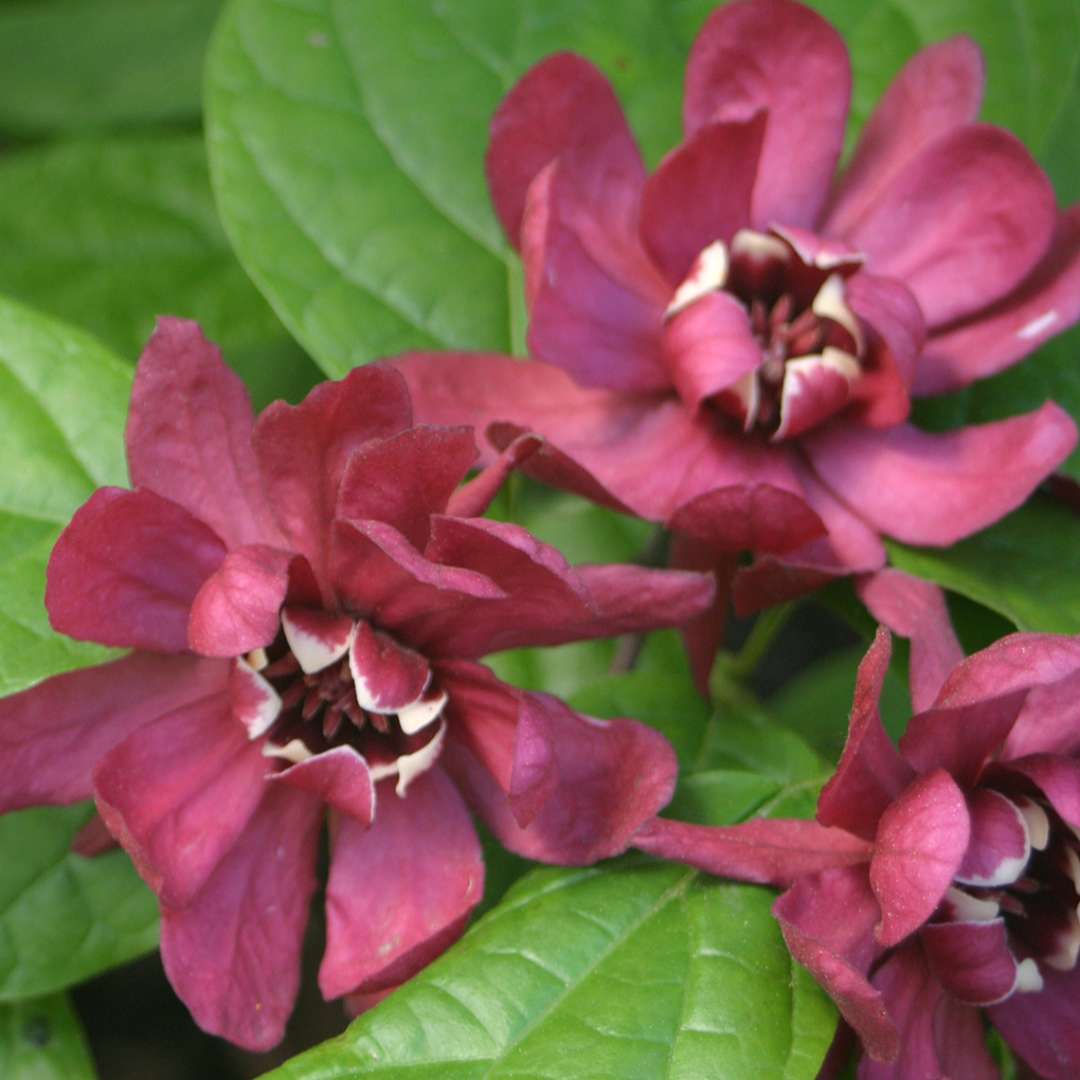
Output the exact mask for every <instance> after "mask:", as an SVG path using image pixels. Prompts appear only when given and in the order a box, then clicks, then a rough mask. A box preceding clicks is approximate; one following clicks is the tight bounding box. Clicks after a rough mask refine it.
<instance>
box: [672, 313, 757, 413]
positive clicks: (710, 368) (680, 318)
mask: <svg viewBox="0 0 1080 1080" xmlns="http://www.w3.org/2000/svg"><path fill="white" fill-rule="evenodd" d="M664 358H665V360H666V362H667V366H668V370H669V371H670V372H671V381H672V382H673V383H674V384H675V389H676V390H678V392H679V396H680V397H681V398H682V399H683V401H684V402H685V403H686V407H687V408H688V409H690V410H691V411H692V412H696V411H697V410H698V409H700V408H701V406H702V404H703V403H704V402H705V401H706V399H708V398H711V397H712V396H713V395H714V394H718V393H719V392H720V391H721V390H727V389H728V388H729V387H731V386H733V385H734V384H735V383H737V382H738V381H739V379H741V378H743V377H744V376H745V375H748V374H750V373H751V372H753V371H755V370H757V368H758V366H759V365H760V364H761V360H762V354H761V345H760V344H759V343H758V341H757V339H756V338H755V337H754V334H753V331H752V330H751V327H750V316H749V315H748V314H747V311H746V308H745V307H744V306H743V305H742V304H741V303H740V302H739V301H738V300H736V299H735V297H734V296H732V295H731V293H726V292H712V293H709V294H707V295H706V296H703V297H701V299H700V300H696V301H695V302H694V303H692V304H691V305H690V306H689V307H687V308H685V309H684V310H682V311H680V312H679V313H678V314H677V315H675V316H674V317H673V318H671V319H670V320H668V322H667V324H666V326H665V327H664Z"/></svg>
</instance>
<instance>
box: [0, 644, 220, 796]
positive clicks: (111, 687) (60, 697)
mask: <svg viewBox="0 0 1080 1080" xmlns="http://www.w3.org/2000/svg"><path fill="white" fill-rule="evenodd" d="M228 679H229V664H227V663H224V662H222V661H220V660H202V659H200V658H198V657H194V656H190V655H188V656H159V655H157V654H155V653H133V654H132V655H131V656H125V657H124V658H123V659H122V660H114V661H113V662H112V663H109V664H101V665H100V666H98V667H91V668H84V669H83V670H82V671H71V672H68V673H67V674H64V675H56V676H54V677H53V678H51V679H47V680H46V681H45V682H43V683H40V684H39V685H37V686H35V687H32V688H31V689H29V690H24V691H23V692H22V693H20V694H14V695H12V696H11V697H6V698H0V770H2V771H3V775H4V786H3V797H2V799H0V812H5V813H6V812H7V811H9V810H21V809H23V808H24V807H27V806H42V805H65V804H67V803H73V802H78V801H79V800H81V799H88V798H90V796H91V795H92V794H93V789H92V785H91V773H92V771H93V769H94V766H95V765H96V764H97V763H98V761H99V760H100V759H101V758H103V757H104V756H105V755H106V754H107V753H108V752H109V751H110V750H111V749H112V748H113V747H114V746H116V745H117V744H118V743H121V742H123V740H124V739H126V738H127V737H128V736H129V735H130V734H131V733H132V732H133V731H136V730H137V729H138V728H140V727H142V726H143V725H145V724H150V723H152V722H153V721H154V720H156V719H157V718H158V717H159V716H163V715H165V714H166V713H171V712H174V711H175V710H177V709H181V708H183V707H184V706H185V705H188V704H190V703H191V702H193V701H197V700H200V699H202V698H205V697H208V696H212V695H214V694H217V693H220V692H223V691H224V690H225V688H226V686H227V685H228Z"/></svg>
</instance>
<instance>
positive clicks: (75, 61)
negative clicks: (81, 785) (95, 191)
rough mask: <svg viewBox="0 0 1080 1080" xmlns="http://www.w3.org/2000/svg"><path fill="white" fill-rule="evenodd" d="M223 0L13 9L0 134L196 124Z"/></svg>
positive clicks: (65, 2)
mask: <svg viewBox="0 0 1080 1080" xmlns="http://www.w3.org/2000/svg"><path fill="white" fill-rule="evenodd" d="M220 7H221V0H93V3H86V2H85V0H14V2H13V0H7V2H6V3H4V4H2V5H0V128H5V129H7V130H11V131H16V132H20V133H37V132H41V131H53V130H58V131H85V130H86V129H87V128H94V129H103V128H109V127H121V126H127V125H131V124H144V123H153V122H157V121H162V120H168V121H188V122H191V123H195V122H197V121H198V118H199V92H200V75H201V71H202V60H203V53H204V51H205V49H206V42H207V39H208V37H209V36H210V29H211V27H212V26H213V22H214V18H215V17H216V15H217V12H218V10H219V9H220Z"/></svg>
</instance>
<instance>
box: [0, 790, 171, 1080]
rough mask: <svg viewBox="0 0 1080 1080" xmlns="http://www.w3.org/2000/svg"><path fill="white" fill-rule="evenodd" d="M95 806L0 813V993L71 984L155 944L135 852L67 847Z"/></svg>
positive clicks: (25, 993)
mask: <svg viewBox="0 0 1080 1080" xmlns="http://www.w3.org/2000/svg"><path fill="white" fill-rule="evenodd" d="M91 812H92V808H91V807H90V806H89V805H86V806H71V807H63V808H56V807H52V808H48V809H41V810H22V811H20V812H18V813H15V814H5V815H3V816H2V817H0V864H2V865H3V867H4V873H3V875H0V1001H12V1000H15V999H19V998H27V997H37V996H39V995H41V994H47V993H51V992H52V991H54V990H59V989H62V988H64V987H66V986H71V985H72V984H73V983H76V982H79V981H80V980H82V979H86V978H88V977H89V976H91V975H94V974H96V973H97V972H99V971H104V970H105V969H106V968H110V967H114V966H115V965H117V964H121V963H123V962H124V961H126V960H130V959H131V958H132V957H135V956H139V955H140V954H142V953H144V952H148V951H149V950H150V949H153V948H154V947H155V946H156V945H157V928H158V911H157V901H156V900H155V899H154V896H153V894H152V893H151V892H150V890H149V889H147V888H146V886H145V885H143V883H142V881H140V880H139V877H138V875H137V874H136V873H135V869H134V867H133V866H132V865H131V861H130V859H128V857H127V856H126V855H125V854H123V852H120V851H115V852H110V853H109V854H106V855H99V856H97V857H96V858H92V859H86V858H83V857H82V856H81V855H75V854H72V852H71V851H70V847H71V840H72V837H73V836H74V835H75V833H76V832H77V831H78V830H79V828H81V826H82V825H83V824H85V822H86V821H87V820H88V819H89V818H90V816H91ZM0 1075H4V1076H7V1074H6V1073H3V1072H2V1070H0Z"/></svg>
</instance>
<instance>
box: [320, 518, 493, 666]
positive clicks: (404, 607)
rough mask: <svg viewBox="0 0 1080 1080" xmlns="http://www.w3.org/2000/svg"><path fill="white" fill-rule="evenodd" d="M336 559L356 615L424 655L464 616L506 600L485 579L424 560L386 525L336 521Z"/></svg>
mask: <svg viewBox="0 0 1080 1080" xmlns="http://www.w3.org/2000/svg"><path fill="white" fill-rule="evenodd" d="M332 560H333V561H332V566H333V570H334V582H335V586H336V588H337V591H338V593H339V594H340V596H341V599H342V602H343V603H344V604H345V605H346V606H347V607H348V608H349V609H350V610H351V611H355V612H357V613H358V614H362V615H365V616H370V618H371V620H372V621H373V622H375V623H377V624H378V625H380V626H383V627H385V628H386V629H387V630H391V631H394V632H399V631H400V634H401V638H402V640H403V641H405V642H408V643H409V644H410V645H415V646H416V647H417V648H419V649H421V650H422V651H425V652H426V651H427V645H428V644H429V643H430V642H431V641H433V640H438V639H439V635H440V634H444V633H445V632H446V627H447V625H450V626H456V625H457V623H458V621H459V620H460V618H461V612H462V611H473V610H475V609H476V608H477V607H481V608H482V607H483V606H484V604H485V603H486V602H489V601H492V600H499V599H502V598H503V597H504V596H505V595H506V594H505V593H504V592H503V590H502V589H501V588H499V586H498V585H496V584H495V582H494V581H492V580H491V578H489V577H486V576H485V575H483V574H478V573H476V572H475V571H473V570H462V569H459V568H458V567H454V566H441V565H440V564H438V563H436V562H433V561H432V560H430V559H427V558H425V557H424V556H423V555H421V554H420V553H419V552H418V551H417V550H416V549H415V548H414V547H413V546H412V544H410V543H409V541H408V540H406V539H405V537H404V536H402V535H401V533H399V532H398V531H397V530H396V529H395V528H393V526H391V525H386V524H384V523H383V522H381V521H361V522H346V521H337V522H335V523H334V544H333V549H332ZM421 636H422V640H421Z"/></svg>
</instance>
